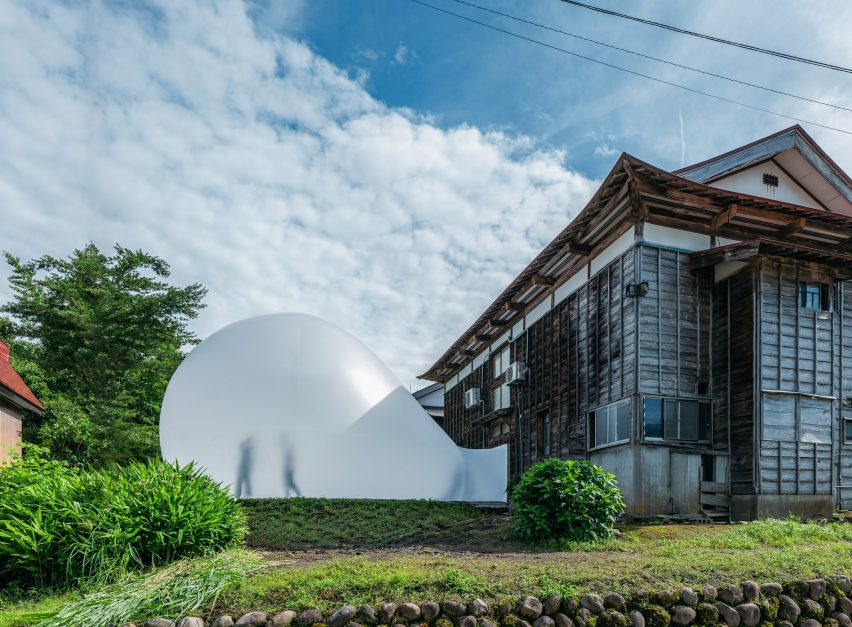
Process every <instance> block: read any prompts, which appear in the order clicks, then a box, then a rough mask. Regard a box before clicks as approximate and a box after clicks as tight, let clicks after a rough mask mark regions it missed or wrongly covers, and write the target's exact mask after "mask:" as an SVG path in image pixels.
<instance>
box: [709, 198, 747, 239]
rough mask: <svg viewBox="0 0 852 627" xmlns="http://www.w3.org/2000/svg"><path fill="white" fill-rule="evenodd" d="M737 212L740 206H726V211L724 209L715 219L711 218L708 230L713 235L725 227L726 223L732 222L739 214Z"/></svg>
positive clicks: (733, 204)
mask: <svg viewBox="0 0 852 627" xmlns="http://www.w3.org/2000/svg"><path fill="white" fill-rule="evenodd" d="M739 211H740V206H739V205H737V204H735V203H731V204H730V205H728V208H727V209H725V210H724V211H722V212H721V213H720V214H718V215H717V216H716V217H715V218H713V221H712V222H711V223H710V228H711V229H712V230H713V232H714V233H715V232H716V231H717V229H718V228H719V227H720V226H725V225H726V224H727V223H728V222H730V221H731V220H733V219H734V218H735V217H736V215H737V214H738V213H739Z"/></svg>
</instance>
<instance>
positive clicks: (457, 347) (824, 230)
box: [419, 153, 852, 382]
mask: <svg viewBox="0 0 852 627" xmlns="http://www.w3.org/2000/svg"><path fill="white" fill-rule="evenodd" d="M639 221H649V222H652V223H656V224H662V225H666V226H671V227H673V228H679V229H684V230H690V231H694V232H700V233H706V234H710V235H712V236H714V237H725V238H730V239H737V240H745V241H751V240H755V239H774V240H778V241H784V242H786V243H789V244H792V245H794V246H799V247H809V248H814V249H817V250H822V251H827V252H828V253H830V252H832V251H833V252H836V253H839V254H841V255H845V254H847V253H852V216H846V215H843V214H839V213H832V212H829V211H825V210H823V209H813V208H811V207H803V206H801V205H794V204H791V203H785V202H781V201H776V200H772V199H770V198H763V197H760V196H752V195H749V194H743V193H739V192H733V191H728V190H724V189H720V188H717V187H712V186H710V185H705V184H703V183H698V182H695V181H691V180H688V179H686V178H683V177H682V176H678V175H676V174H673V173H671V172H667V171H666V170H663V169H661V168H657V167H655V166H653V165H651V164H649V163H646V162H644V161H641V160H640V159H637V158H636V157H633V156H631V155H629V154H626V153H624V154H622V155H621V157H619V159H618V161H617V162H616V164H615V166H614V167H613V168H612V170H611V171H610V173H609V174H608V175H607V177H606V178H605V179H604V181H603V183H602V184H601V186H600V187H599V188H598V190H597V192H596V193H595V195H594V196H593V197H592V199H591V200H590V201H589V203H588V204H587V205H586V206H585V207H584V208H583V210H582V211H580V213H579V214H578V215H577V217H576V218H574V220H573V221H572V222H571V223H570V224H569V225H568V226H567V227H565V229H563V231H562V232H561V233H559V235H557V236H556V238H554V239H553V241H552V242H550V243H549V244H548V245H547V246H546V247H545V248H544V249H543V250H542V251H541V252H540V253H539V254H538V256H536V258H535V259H533V260H532V262H530V264H529V265H528V266H527V267H526V268H525V269H524V270H523V271H522V272H521V273H520V274H519V275H518V276H517V277H516V278H515V279H514V280H513V281H512V282H511V283H510V284H509V286H508V287H506V289H504V290H503V292H501V293H500V295H499V296H498V297H497V298H496V299H495V300H494V301H493V302H492V303H491V305H489V306H488V307H487V308H486V309H485V311H484V312H483V313H482V315H480V316H479V318H478V319H477V320H476V322H474V323H473V324H472V325H471V326H470V327H469V328H468V329H467V331H465V332H464V333H463V334H462V335H461V336H460V337H459V338H458V339H457V340H456V341H455V342H454V343H453V344H452V346H450V348H449V349H448V350H447V351H446V352H445V353H444V354H443V355H442V356H441V357H440V358H439V359H438V360H437V361H436V362H435V363H434V364H433V365H432V366H431V367H430V368H429V370H427V371H426V372H425V373H424V374H422V375H420V376H419V378H421V379H427V380H431V381H441V382H446V381H447V380H448V379H449V378H450V377H451V376H452V374H453V373H454V372H455V371H456V370H458V369H459V368H460V367H462V366H463V365H464V364H465V362H466V361H467V360H468V359H470V358H471V357H473V356H474V355H476V354H477V353H478V352H480V351H481V350H483V349H484V347H486V346H488V342H489V338H494V339H496V338H497V337H499V336H500V335H501V334H502V333H504V332H505V328H506V327H509V326H511V325H513V324H515V323H516V322H517V320H518V319H519V317H520V316H523V315H524V313H525V311H526V310H527V309H528V308H529V306H531V305H533V304H535V303H536V302H538V301H539V300H540V297H541V295H542V294H543V293H545V292H547V291H548V290H552V289H555V287H557V286H558V285H559V284H560V283H562V282H564V280H566V279H567V278H568V277H569V276H571V275H572V274H573V272H572V270H573V269H576V268H578V267H580V266H582V265H584V264H585V263H586V261H587V260H588V259H589V258H591V257H594V255H595V254H596V253H597V252H598V251H599V250H602V249H603V248H605V247H606V246H607V245H608V244H609V243H610V242H612V241H613V240H614V238H615V237H617V236H619V235H620V234H621V233H623V232H624V230H625V228H627V227H626V226H624V224H625V222H629V223H632V222H639Z"/></svg>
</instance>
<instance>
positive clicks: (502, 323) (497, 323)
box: [488, 320, 512, 329]
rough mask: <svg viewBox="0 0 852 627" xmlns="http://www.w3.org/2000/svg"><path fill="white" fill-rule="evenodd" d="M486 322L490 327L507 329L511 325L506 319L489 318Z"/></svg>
mask: <svg viewBox="0 0 852 627" xmlns="http://www.w3.org/2000/svg"><path fill="white" fill-rule="evenodd" d="M488 324H490V325H491V328H492V329H507V328H509V327H510V326H512V325H511V324H509V321H508V320H489V321H488Z"/></svg>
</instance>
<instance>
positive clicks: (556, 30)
mask: <svg viewBox="0 0 852 627" xmlns="http://www.w3.org/2000/svg"><path fill="white" fill-rule="evenodd" d="M455 1H456V2H457V3H459V4H464V5H467V6H469V7H473V8H474V9H479V10H480V11H487V12H488V13H492V14H494V15H500V16H502V17H506V18H509V19H510V20H515V21H516V22H523V23H524V24H529V25H530V26H535V27H537V28H543V29H545V30H549V31H552V32H554V33H559V34H560V35H567V36H568V37H573V38H575V39H580V40H582V41H587V42H589V43H592V44H595V45H598V46H604V47H606V48H612V49H613V50H618V51H620V52H626V53H627V54H632V55H635V56H637V57H642V58H645V59H650V60H651V61H657V62H659V63H665V64H666V65H671V66H673V67H677V68H681V69H684V70H689V71H690V72H697V73H698V74H704V75H705V76H712V77H713V78H720V79H722V80H725V81H729V82H731V83H737V84H738V85H745V86H746V87H754V88H755V89H762V90H763V91H767V92H772V93H773V94H779V95H781V96H788V97H790V98H796V99H797V100H803V101H805V102H811V103H813V104H818V105H823V106H825V107H832V108H834V109H842V110H843V111H849V112H852V108H850V107H844V106H842V105H836V104H832V103H830V102H823V101H822V100H816V99H814V98H808V97H807V96H800V95H798V94H793V93H790V92H788V91H782V90H780V89H774V88H772V87H766V86H764V85H758V84H757V83H750V82H748V81H743V80H740V79H737V78H731V77H730V76H725V75H723V74H716V73H715V72H708V71H706V70H701V69H699V68H695V67H691V66H689V65H683V64H682V63H677V62H675V61H669V60H667V59H661V58H659V57H655V56H653V55H650V54H645V53H643V52H637V51H635V50H630V49H628V48H622V47H620V46H616V45H613V44H608V43H606V42H603V41H598V40H596V39H591V38H590V37H584V36H583V35H577V34H576V33H569V32H568V31H564V30H561V29H559V28H554V27H552V26H547V25H546V24H539V23H538V22H533V21H532V20H527V19H524V18H522V17H517V16H515V15H510V14H509V13H503V12H502V11H497V10H495V9H489V8H488V7H483V6H480V5H478V4H474V3H473V2H467V1H466V0H455Z"/></svg>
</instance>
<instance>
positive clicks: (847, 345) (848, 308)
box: [837, 281, 852, 509]
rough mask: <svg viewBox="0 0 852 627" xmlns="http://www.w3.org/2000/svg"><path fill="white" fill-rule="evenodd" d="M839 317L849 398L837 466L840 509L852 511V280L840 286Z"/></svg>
mask: <svg viewBox="0 0 852 627" xmlns="http://www.w3.org/2000/svg"><path fill="white" fill-rule="evenodd" d="M838 299H839V301H838V302H839V305H840V307H839V315H838V326H839V327H840V333H839V338H838V347H837V354H838V362H839V364H840V367H839V368H838V379H837V380H838V386H839V397H840V399H841V400H842V399H844V398H845V399H847V404H848V406H847V407H845V408H844V407H842V403H841V408H840V414H841V420H840V424H839V425H838V438H837V439H838V442H839V443H840V444H839V446H838V447H837V467H838V473H837V474H838V479H837V485H838V486H839V489H838V493H839V500H840V506H841V507H842V508H844V509H852V442H850V443H846V442H844V441H843V439H844V438H843V436H844V434H843V431H842V429H843V426H844V421H843V417H849V418H852V398H850V397H852V281H845V282H842V283H840V284H839V285H838Z"/></svg>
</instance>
